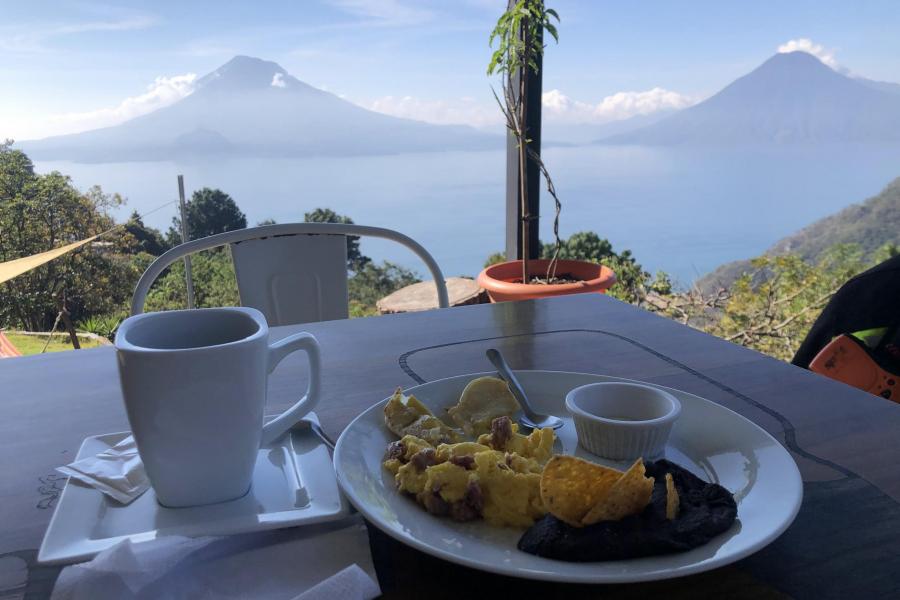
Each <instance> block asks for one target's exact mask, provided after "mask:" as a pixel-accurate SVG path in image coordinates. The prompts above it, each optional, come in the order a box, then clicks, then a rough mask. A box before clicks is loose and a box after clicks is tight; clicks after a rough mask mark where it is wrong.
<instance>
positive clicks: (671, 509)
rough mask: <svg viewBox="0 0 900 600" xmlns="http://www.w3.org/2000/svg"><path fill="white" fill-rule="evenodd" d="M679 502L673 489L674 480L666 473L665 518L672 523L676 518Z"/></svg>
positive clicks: (676, 491) (676, 492)
mask: <svg viewBox="0 0 900 600" xmlns="http://www.w3.org/2000/svg"><path fill="white" fill-rule="evenodd" d="M680 505H681V500H680V499H679V498H678V490H676V489H675V480H674V479H672V474H671V473H666V518H667V519H668V520H670V521H674V520H675V519H676V518H677V517H678V508H679V506H680Z"/></svg>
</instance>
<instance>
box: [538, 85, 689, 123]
mask: <svg viewBox="0 0 900 600" xmlns="http://www.w3.org/2000/svg"><path fill="white" fill-rule="evenodd" d="M542 99H543V105H544V117H545V118H547V119H550V120H555V121H559V122H566V123H607V122H609V121H620V120H622V119H627V118H629V117H634V116H637V115H649V114H651V113H655V112H658V111H661V110H679V109H682V108H687V107H688V106H691V105H692V104H695V103H696V102H697V99H696V98H692V97H690V96H685V95H684V94H679V93H678V92H673V91H670V90H666V89H663V88H659V87H656V88H653V89H651V90H647V91H644V92H618V93H615V94H612V95H611V96H606V97H605V98H603V99H602V100H601V101H600V102H598V103H596V104H592V103H590V102H582V101H580V100H574V99H572V98H570V97H569V96H566V95H565V94H563V93H562V92H560V91H559V90H550V91H549V92H545V93H544V94H543V98H542Z"/></svg>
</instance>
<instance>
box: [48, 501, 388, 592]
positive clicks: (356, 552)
mask: <svg viewBox="0 0 900 600" xmlns="http://www.w3.org/2000/svg"><path fill="white" fill-rule="evenodd" d="M380 594H381V589H380V588H379V587H378V583H377V579H376V578H375V568H374V566H373V564H372V556H371V553H370V551H369V538H368V534H367V532H366V528H365V525H363V523H362V519H361V518H360V517H359V516H358V515H357V516H355V517H350V518H349V519H344V520H342V521H336V522H333V523H327V524H321V525H310V526H307V527H299V528H294V529H286V530H280V531H269V532H262V533H252V534H245V535H236V536H231V537H217V538H211V537H206V538H194V539H191V538H185V537H181V536H168V537H161V538H158V539H155V540H152V541H149V542H143V543H139V544H132V543H131V542H129V541H128V540H125V541H123V542H120V543H119V544H117V545H115V546H113V547H112V548H109V549H107V550H104V551H103V552H101V553H100V554H98V555H97V556H96V557H94V559H93V560H92V561H90V562H87V563H82V564H78V565H71V566H69V567H66V568H65V569H63V571H62V572H61V573H60V575H59V579H57V581H56V587H55V588H54V589H53V595H52V597H51V600H106V599H109V600H112V599H116V600H143V599H151V598H152V599H154V600H156V599H159V600H170V599H171V600H175V599H182V598H198V599H214V598H215V599H219V598H223V599H238V598H248V599H249V598H253V599H256V600H326V599H327V600H331V599H334V598H342V599H343V598H346V599H348V600H369V599H370V598H375V597H377V596H379V595H380Z"/></svg>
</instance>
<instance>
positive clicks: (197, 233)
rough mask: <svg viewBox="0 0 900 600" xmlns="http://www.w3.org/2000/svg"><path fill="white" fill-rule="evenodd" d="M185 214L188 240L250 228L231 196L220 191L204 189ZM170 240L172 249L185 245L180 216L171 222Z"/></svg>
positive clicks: (197, 192) (196, 193) (189, 204)
mask: <svg viewBox="0 0 900 600" xmlns="http://www.w3.org/2000/svg"><path fill="white" fill-rule="evenodd" d="M185 214H186V216H187V221H188V237H189V238H190V239H191V240H198V239H200V238H205V237H208V236H210V235H215V234H217V233H225V232H226V231H234V230H235V229H244V228H245V227H247V215H245V214H244V213H243V212H242V211H241V209H240V208H238V205H237V203H236V202H235V201H234V199H233V198H232V197H231V196H229V195H228V194H226V193H225V192H223V191H222V190H218V189H211V188H203V189H200V190H197V191H195V192H194V193H193V194H192V195H191V199H190V200H189V201H188V202H187V204H186V205H185ZM167 238H168V242H169V244H170V245H172V246H177V245H178V244H180V243H181V242H182V240H181V217H180V216H176V217H173V218H172V227H170V228H169V232H168V234H167Z"/></svg>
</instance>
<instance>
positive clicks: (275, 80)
mask: <svg viewBox="0 0 900 600" xmlns="http://www.w3.org/2000/svg"><path fill="white" fill-rule="evenodd" d="M272 87H277V88H283V87H287V82H285V80H284V73H275V75H274V76H273V77H272Z"/></svg>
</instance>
